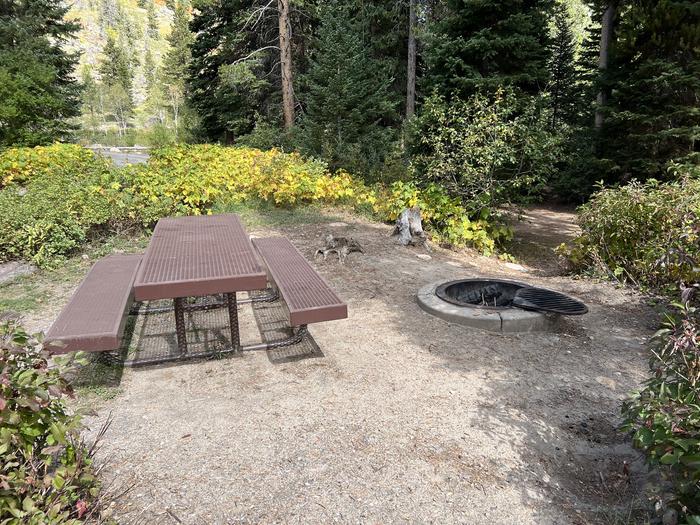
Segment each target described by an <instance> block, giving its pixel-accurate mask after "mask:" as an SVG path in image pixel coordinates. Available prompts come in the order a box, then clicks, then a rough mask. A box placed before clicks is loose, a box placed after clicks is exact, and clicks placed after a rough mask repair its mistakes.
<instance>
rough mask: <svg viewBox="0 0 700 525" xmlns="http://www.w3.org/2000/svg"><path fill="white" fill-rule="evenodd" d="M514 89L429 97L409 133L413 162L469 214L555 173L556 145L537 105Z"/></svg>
mask: <svg viewBox="0 0 700 525" xmlns="http://www.w3.org/2000/svg"><path fill="white" fill-rule="evenodd" d="M518 105H519V104H518V99H517V97H516V96H515V93H514V92H513V91H503V90H499V91H498V92H496V93H495V94H494V95H491V96H487V95H480V94H477V95H475V96H473V97H472V98H470V99H469V100H466V101H459V100H456V101H453V102H450V103H447V102H446V101H445V100H443V99H442V98H440V97H432V98H430V99H428V100H427V101H426V103H425V105H424V108H423V111H422V112H421V116H420V117H419V118H418V119H417V120H416V121H415V127H414V128H413V130H412V132H411V140H410V143H411V148H412V149H413V150H414V153H415V154H414V156H413V162H414V167H415V170H416V173H417V175H418V178H419V179H420V180H425V179H427V180H429V181H431V182H434V183H436V184H438V185H440V186H441V187H443V188H445V189H446V190H447V192H448V193H449V194H451V195H454V196H457V197H459V198H460V199H461V200H462V203H463V205H464V206H465V207H466V208H467V209H468V210H469V211H470V212H471V213H472V214H478V213H480V212H481V210H482V209H484V208H486V209H493V208H495V207H497V206H498V205H499V204H502V203H504V202H506V201H509V200H512V199H522V198H523V196H527V195H531V194H536V193H537V192H538V191H539V189H540V188H541V186H542V184H543V183H544V181H545V180H546V179H547V178H548V177H549V175H550V174H551V172H552V170H553V169H554V163H555V161H556V160H557V156H558V151H559V143H558V140H557V138H556V136H555V135H553V134H552V133H550V132H549V131H548V130H547V123H546V119H545V115H544V114H543V113H542V112H541V111H540V110H539V108H538V106H537V104H536V101H533V102H531V103H530V104H529V105H527V106H526V107H524V108H519V107H518Z"/></svg>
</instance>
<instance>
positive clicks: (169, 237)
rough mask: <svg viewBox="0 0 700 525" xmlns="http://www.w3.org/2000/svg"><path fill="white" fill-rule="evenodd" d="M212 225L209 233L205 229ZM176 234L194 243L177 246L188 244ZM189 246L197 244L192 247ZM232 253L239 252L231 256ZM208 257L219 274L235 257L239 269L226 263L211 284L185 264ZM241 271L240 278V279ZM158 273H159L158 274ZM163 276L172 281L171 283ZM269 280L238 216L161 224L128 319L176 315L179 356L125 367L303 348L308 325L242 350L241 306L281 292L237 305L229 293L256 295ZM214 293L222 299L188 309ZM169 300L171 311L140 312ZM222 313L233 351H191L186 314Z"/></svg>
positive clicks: (141, 271) (270, 291)
mask: <svg viewBox="0 0 700 525" xmlns="http://www.w3.org/2000/svg"><path fill="white" fill-rule="evenodd" d="M161 225H163V226H161ZM210 226H211V228H210V229H209V230H207V228H208V227H210ZM180 227H181V228H182V230H181V231H180V230H178V228H180ZM163 230H165V231H163ZM200 232H204V233H203V234H202V233H200ZM178 234H180V235H183V236H185V237H187V241H188V242H189V243H190V244H189V245H186V246H185V247H180V246H178V244H182V243H183V242H184V241H180V239H179V238H178V237H177V236H178ZM198 234H199V236H198ZM216 235H219V237H223V239H219V240H220V241H221V244H217V243H216V242H215V240H216V239H215V237H216ZM224 241H227V243H228V244H226V243H224ZM191 245H194V248H193V247H192V246H191ZM234 248H235V249H237V250H240V251H232V250H234ZM163 253H164V254H163ZM210 253H211V254H213V255H212V257H214V258H217V259H216V260H217V261H218V262H219V265H218V266H217V267H216V269H217V270H221V268H220V267H221V266H222V263H221V261H222V260H223V261H228V260H227V259H225V257H231V256H232V255H233V256H234V258H235V259H236V261H235V262H236V264H238V265H239V267H236V266H235V265H234V264H233V263H231V264H228V265H226V263H223V265H226V270H227V272H226V271H223V270H221V271H219V273H218V274H216V275H215V276H214V277H211V278H210V279H209V280H206V279H204V278H199V275H197V272H198V271H200V270H199V269H192V268H190V267H188V266H187V264H188V262H189V263H190V264H191V263H192V261H193V260H194V261H195V262H197V263H200V264H201V259H202V257H203V256H202V254H205V255H207V254H210ZM240 260H242V262H240ZM164 268H165V269H164ZM207 270H208V272H209V273H212V272H211V268H208V269H207ZM239 270H240V273H239V274H236V272H237V271H239ZM158 271H160V272H161V273H160V274H159V273H158ZM178 272H179V273H178ZM173 273H175V274H177V279H173V278H172V274H173ZM183 274H194V275H195V278H192V279H187V278H185V277H182V275H183ZM164 276H166V277H167V278H168V279H170V280H167V279H166V277H164ZM237 279H238V280H240V283H239V284H238V285H235V283H236V282H238V281H237ZM266 281H267V277H266V276H265V273H264V272H263V269H262V266H261V264H260V260H259V258H258V256H257V254H256V253H255V249H254V248H253V246H252V243H251V242H250V239H249V238H248V235H247V234H246V233H245V230H244V229H243V227H242V225H241V223H240V220H239V219H238V217H237V216H236V215H233V214H230V215H217V216H211V217H209V216H199V217H179V218H168V219H163V220H161V221H159V222H158V224H157V225H156V228H155V230H154V232H153V237H152V238H151V242H150V244H149V247H148V249H147V250H146V254H145V255H144V258H143V261H142V263H141V268H140V269H139V272H138V274H137V278H136V281H135V283H134V291H135V298H136V301H137V305H138V306H136V307H135V308H132V309H131V311H130V314H131V315H141V314H144V315H148V314H154V313H165V312H169V311H173V312H174V315H175V327H176V337H177V346H178V354H176V355H169V356H163V357H154V358H148V359H141V360H139V359H135V360H127V361H126V362H125V363H124V364H125V365H127V366H136V365H146V364H158V363H167V362H173V361H182V360H186V359H196V358H205V357H214V356H219V355H224V354H229V353H237V352H241V351H244V350H246V351H247V350H265V349H271V348H279V347H284V346H290V345H293V344H297V343H299V342H300V341H301V340H302V339H303V337H304V335H305V334H306V332H307V328H306V325H302V326H299V327H293V328H292V334H291V335H290V336H289V337H286V338H283V339H279V340H276V341H270V342H267V343H257V344H253V345H246V346H241V341H240V329H239V323H238V306H239V304H249V303H254V302H272V301H276V300H278V299H279V294H278V292H277V290H275V289H270V288H268V289H266V293H264V294H262V295H259V296H257V297H250V298H249V299H244V300H238V298H237V295H236V292H235V291H230V289H231V288H232V287H233V286H234V285H235V286H238V287H239V289H240V287H243V289H245V290H246V291H256V290H259V289H261V288H262V286H259V284H262V283H263V282H266ZM251 285H252V286H251ZM198 287H201V288H202V290H203V291H204V292H207V293H199V294H198V295H196V294H191V293H190V292H197V291H199V290H198ZM227 288H228V289H227ZM234 289H235V288H234ZM212 292H213V293H212ZM170 294H172V295H170ZM180 294H183V295H180ZM215 294H216V295H218V296H219V299H218V300H214V301H204V302H201V303H199V304H187V302H186V300H187V297H204V296H209V295H215ZM173 296H175V297H173ZM170 298H171V299H172V301H173V306H172V307H149V308H146V309H143V308H142V307H141V303H142V302H143V301H145V300H156V299H170ZM218 308H226V309H227V310H228V316H229V324H230V331H231V347H230V348H222V349H217V350H212V351H206V352H188V349H187V333H186V326H185V313H186V312H193V311H206V310H213V309H218Z"/></svg>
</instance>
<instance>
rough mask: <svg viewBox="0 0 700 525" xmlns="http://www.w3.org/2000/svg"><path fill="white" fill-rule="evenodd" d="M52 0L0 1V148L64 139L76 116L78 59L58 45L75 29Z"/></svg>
mask: <svg viewBox="0 0 700 525" xmlns="http://www.w3.org/2000/svg"><path fill="white" fill-rule="evenodd" d="M67 11H68V8H67V7H66V6H64V5H63V3H61V2H58V1H56V0H5V1H3V2H2V3H0V146H3V145H5V146H6V145H11V144H21V145H36V144H43V143H48V142H51V141H53V140H60V139H65V138H67V137H68V135H69V133H70V132H71V131H72V129H73V126H72V125H71V124H70V123H69V119H70V118H72V117H74V116H77V115H78V114H79V113H80V104H79V93H80V86H79V84H78V83H77V82H76V80H75V78H74V76H73V73H74V70H75V67H76V65H77V62H78V56H77V55H76V54H73V53H68V52H66V51H65V49H64V48H63V47H62V46H63V44H64V43H65V41H66V40H67V39H69V38H72V37H73V35H74V33H75V32H76V31H77V29H78V26H77V24H76V23H74V22H71V21H66V20H65V14H66V12H67Z"/></svg>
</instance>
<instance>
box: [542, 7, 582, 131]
mask: <svg viewBox="0 0 700 525" xmlns="http://www.w3.org/2000/svg"><path fill="white" fill-rule="evenodd" d="M550 49H551V58H550V62H549V73H550V83H549V86H548V91H549V94H550V97H551V108H552V115H551V127H552V129H555V128H557V127H559V126H560V125H561V124H562V123H566V124H573V123H575V122H576V120H577V117H578V107H579V90H578V74H577V72H576V42H575V40H574V34H573V31H572V25H571V21H570V20H569V16H568V12H567V9H566V5H565V4H563V3H558V4H557V5H556V6H555V9H554V35H553V37H552V40H551V43H550Z"/></svg>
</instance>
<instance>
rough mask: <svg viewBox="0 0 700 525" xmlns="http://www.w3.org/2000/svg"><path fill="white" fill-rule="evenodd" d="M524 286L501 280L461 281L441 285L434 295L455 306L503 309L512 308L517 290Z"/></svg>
mask: <svg viewBox="0 0 700 525" xmlns="http://www.w3.org/2000/svg"><path fill="white" fill-rule="evenodd" d="M525 287H526V285H524V284H520V283H516V282H512V281H504V280H501V279H463V280H461V281H450V282H448V283H444V284H441V285H440V286H438V287H437V289H436V290H435V294H436V295H437V296H438V297H439V298H440V299H442V300H443V301H447V302H448V303H452V304H456V305H457V306H471V307H478V308H503V307H507V306H512V304H513V298H514V297H515V293H516V292H517V291H518V290H522V289H523V288H525Z"/></svg>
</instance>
